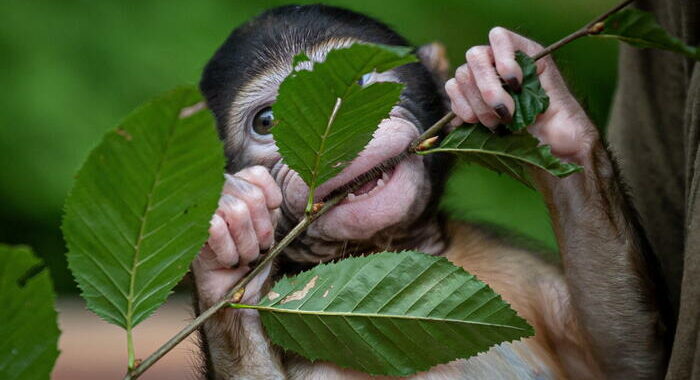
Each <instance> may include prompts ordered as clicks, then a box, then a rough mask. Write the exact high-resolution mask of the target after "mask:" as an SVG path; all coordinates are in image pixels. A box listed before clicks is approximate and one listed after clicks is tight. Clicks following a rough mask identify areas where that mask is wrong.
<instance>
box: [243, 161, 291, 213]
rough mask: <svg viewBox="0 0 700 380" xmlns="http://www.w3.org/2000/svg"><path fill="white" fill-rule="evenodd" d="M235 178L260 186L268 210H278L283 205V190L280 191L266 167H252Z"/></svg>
mask: <svg viewBox="0 0 700 380" xmlns="http://www.w3.org/2000/svg"><path fill="white" fill-rule="evenodd" d="M234 176H235V177H238V178H242V179H244V180H246V181H248V182H250V183H252V184H253V185H256V186H258V187H259V188H260V189H261V190H262V191H263V193H264V194H265V202H266V204H267V208H269V209H273V208H277V207H280V205H281V204H282V190H280V187H279V186H278V185H277V182H275V179H274V178H272V175H271V174H270V172H269V171H268V170H267V169H266V168H265V167H263V166H260V165H256V166H251V167H248V168H245V169H243V170H241V171H239V172H238V173H236V174H234Z"/></svg>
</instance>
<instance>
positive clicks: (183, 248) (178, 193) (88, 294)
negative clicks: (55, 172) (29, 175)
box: [62, 88, 224, 330]
mask: <svg viewBox="0 0 700 380" xmlns="http://www.w3.org/2000/svg"><path fill="white" fill-rule="evenodd" d="M223 167H224V157H223V149H222V146H221V142H220V141H219V139H218V136H217V134H216V129H215V128H214V121H213V118H212V117H211V114H210V113H209V111H208V110H207V109H206V107H204V106H203V103H202V98H201V96H200V95H199V91H197V90H196V89H195V88H181V89H178V90H175V91H172V92H170V93H168V94H166V95H164V96H161V97H160V98H157V99H155V100H153V101H151V102H149V103H147V104H146V105H144V106H142V107H140V108H138V109H137V110H136V111H134V112H133V113H132V114H131V115H129V116H128V117H127V118H126V120H124V122H123V123H122V124H121V125H120V126H119V127H118V128H117V129H116V130H114V131H110V132H108V133H106V134H105V136H104V138H103V140H102V142H101V143H100V144H99V145H98V146H97V147H96V148H95V149H94V150H93V151H92V152H91V153H90V156H89V157H88V159H87V161H86V162H85V164H84V165H83V167H82V168H81V169H80V171H79V172H78V175H77V177H76V181H75V184H74V186H73V189H72V190H71V193H70V195H69V196H68V199H67V200H66V204H65V215H64V218H63V225H62V228H63V235H64V237H65V240H66V242H67V245H68V250H69V252H68V265H69V267H70V269H71V271H72V272H73V276H74V277H75V280H76V282H77V283H78V286H79V287H80V289H81V290H82V296H83V298H85V299H86V300H87V305H88V307H89V308H90V310H92V311H94V312H95V313H96V314H97V315H99V316H100V317H102V318H104V319H105V320H107V321H108V322H111V323H113V324H115V325H118V326H121V327H123V328H125V329H127V330H129V329H132V328H133V327H134V326H136V325H137V324H138V323H139V322H141V321H142V320H144V319H145V318H147V317H148V316H149V315H150V314H151V313H152V312H153V311H154V310H155V309H156V308H158V307H159V306H160V305H161V304H162V303H163V302H165V299H166V298H167V296H168V294H170V292H171V290H172V288H173V287H174V286H175V285H176V284H177V283H178V282H179V281H180V279H181V278H182V277H183V276H184V275H185V273H186V272H187V270H188V268H189V264H190V262H191V261H192V259H193V258H194V256H195V255H196V254H197V252H198V251H199V249H200V248H201V246H202V244H204V241H205V240H206V238H207V236H208V229H209V220H210V218H211V216H212V214H213V213H214V211H215V210H216V206H217V200H218V199H219V195H220V192H221V186H222V183H223V175H222V174H223V172H224V168H223Z"/></svg>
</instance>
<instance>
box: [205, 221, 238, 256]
mask: <svg viewBox="0 0 700 380" xmlns="http://www.w3.org/2000/svg"><path fill="white" fill-rule="evenodd" d="M207 245H208V246H209V248H210V249H211V251H212V252H213V253H214V255H215V256H216V260H217V262H218V263H219V265H220V266H221V267H223V268H231V267H233V266H235V265H237V264H238V252H237V251H236V245H235V243H234V242H233V238H232V237H231V233H230V232H229V229H228V225H227V224H226V221H225V220H224V219H223V218H222V217H221V216H219V215H217V214H214V216H213V217H212V220H211V226H210V227H209V240H207Z"/></svg>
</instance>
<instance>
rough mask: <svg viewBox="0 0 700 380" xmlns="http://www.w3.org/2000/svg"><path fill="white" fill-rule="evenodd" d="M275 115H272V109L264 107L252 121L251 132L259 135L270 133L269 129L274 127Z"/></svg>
mask: <svg viewBox="0 0 700 380" xmlns="http://www.w3.org/2000/svg"><path fill="white" fill-rule="evenodd" d="M274 122H275V115H274V114H273V113H272V108H270V107H265V108H263V109H261V110H260V111H259V112H258V113H257V114H256V115H255V118H254V119H253V130H254V131H255V133H257V134H259V135H266V134H268V133H270V128H272V126H273V125H274Z"/></svg>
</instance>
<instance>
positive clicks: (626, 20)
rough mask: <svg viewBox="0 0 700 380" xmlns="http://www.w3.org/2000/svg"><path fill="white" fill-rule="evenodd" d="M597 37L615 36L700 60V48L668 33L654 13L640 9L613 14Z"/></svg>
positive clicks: (645, 46)
mask: <svg viewBox="0 0 700 380" xmlns="http://www.w3.org/2000/svg"><path fill="white" fill-rule="evenodd" d="M593 36H595V37H604V38H615V39H618V40H620V41H624V42H627V43H628V44H630V45H632V46H635V47H638V48H656V49H664V50H671V51H675V52H677V53H681V54H684V55H686V56H688V57H690V58H692V59H695V60H700V50H699V49H698V48H697V47H694V46H688V45H686V44H684V43H683V41H681V40H679V39H678V38H675V37H673V36H671V35H670V34H668V32H666V30H665V29H664V28H662V27H661V26H660V25H659V24H658V23H657V22H656V20H655V19H654V15H652V14H651V13H649V12H645V11H641V10H639V9H632V8H630V9H625V10H622V11H619V12H616V13H614V14H612V15H611V16H610V17H608V18H607V19H606V20H605V22H604V24H603V30H602V31H601V32H600V33H599V34H593Z"/></svg>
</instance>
